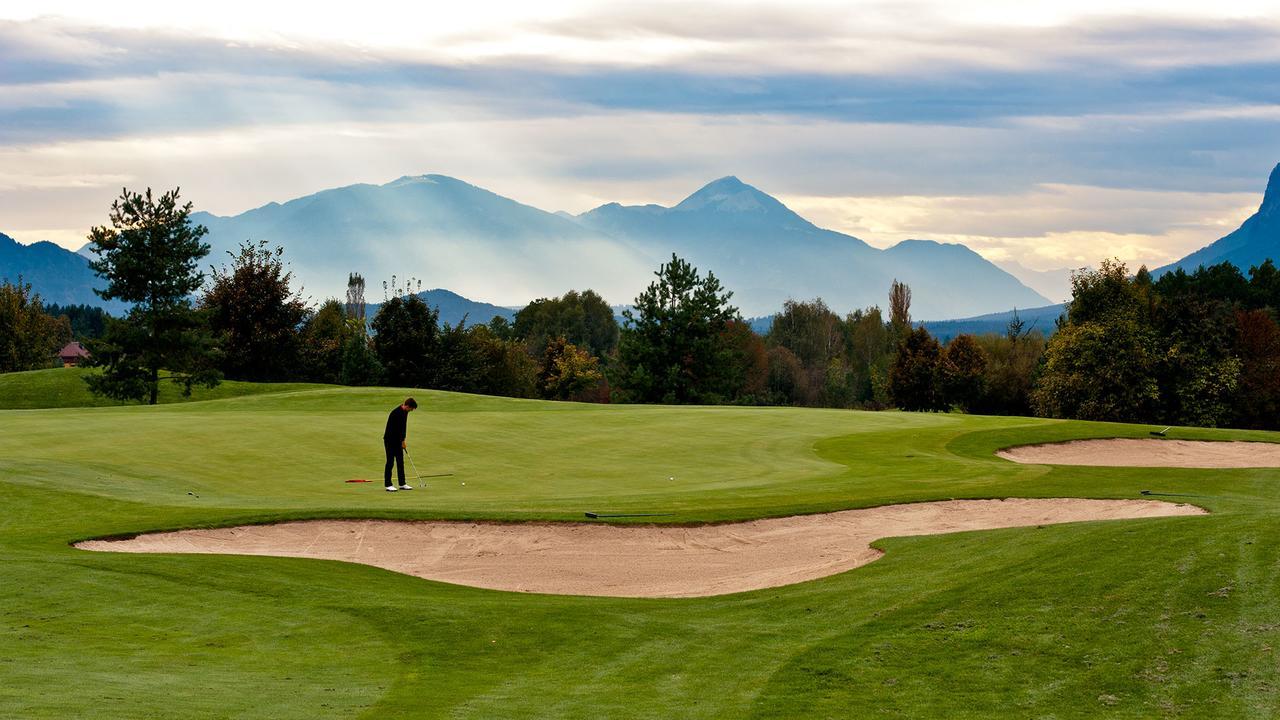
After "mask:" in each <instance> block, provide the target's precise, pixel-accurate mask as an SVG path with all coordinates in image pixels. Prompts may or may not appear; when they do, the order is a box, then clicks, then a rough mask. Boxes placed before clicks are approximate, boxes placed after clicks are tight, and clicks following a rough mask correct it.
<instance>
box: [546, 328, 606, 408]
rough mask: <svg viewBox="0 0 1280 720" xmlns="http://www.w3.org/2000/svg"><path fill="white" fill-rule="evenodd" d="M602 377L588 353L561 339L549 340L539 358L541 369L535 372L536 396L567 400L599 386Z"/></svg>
mask: <svg viewBox="0 0 1280 720" xmlns="http://www.w3.org/2000/svg"><path fill="white" fill-rule="evenodd" d="M603 378H604V375H603V374H602V373H601V372H600V363H599V360H597V359H596V357H595V356H593V355H592V354H591V353H589V352H587V351H586V350H585V349H583V348H579V347H578V346H576V345H574V344H573V343H570V342H566V341H565V339H564V338H562V337H556V338H552V339H551V340H549V341H548V342H547V347H546V349H545V350H544V351H543V354H542V367H541V368H540V369H539V371H538V392H539V393H541V394H542V397H544V398H547V399H549V400H570V399H574V398H575V397H576V396H577V395H579V394H580V393H582V392H584V391H586V390H589V389H591V388H593V387H595V386H596V385H598V384H599V383H600V381H601V380H602V379H603Z"/></svg>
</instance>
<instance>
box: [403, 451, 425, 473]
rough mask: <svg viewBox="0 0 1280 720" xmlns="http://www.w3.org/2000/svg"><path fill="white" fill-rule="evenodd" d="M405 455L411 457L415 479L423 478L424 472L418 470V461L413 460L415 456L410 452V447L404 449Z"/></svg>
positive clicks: (410, 461) (410, 463) (410, 462)
mask: <svg viewBox="0 0 1280 720" xmlns="http://www.w3.org/2000/svg"><path fill="white" fill-rule="evenodd" d="M404 456H405V457H406V458H408V459H409V465H410V466H411V467H413V479H414V480H421V479H422V474H421V473H419V472H418V463H416V462H414V461H413V456H412V455H410V454H409V448H405V449H404Z"/></svg>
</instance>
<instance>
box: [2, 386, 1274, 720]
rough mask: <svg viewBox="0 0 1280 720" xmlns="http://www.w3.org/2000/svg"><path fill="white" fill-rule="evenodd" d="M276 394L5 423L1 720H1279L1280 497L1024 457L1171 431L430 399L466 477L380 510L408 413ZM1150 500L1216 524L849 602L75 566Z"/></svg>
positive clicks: (1219, 434) (1009, 536) (963, 561)
mask: <svg viewBox="0 0 1280 720" xmlns="http://www.w3.org/2000/svg"><path fill="white" fill-rule="evenodd" d="M24 375H27V376H28V377H32V374H24ZM42 377H43V376H39V374H35V378H36V379H39V378H42ZM35 381H36V380H29V382H35ZM10 387H12V386H10ZM257 389H259V390H262V391H263V392H261V393H260V394H255V395H245V396H241V397H235V398H227V399H220V400H210V401H198V402H188V403H183V404H174V405H162V406H157V407H105V408H59V409H46V410H9V411H0V428H2V429H3V432H0V508H3V511H2V512H0V553H2V554H3V557H4V562H3V563H0V670H2V671H3V673H4V677H5V682H4V683H0V716H4V717H23V718H28V717H58V718H64V717H79V718H118V717H155V716H160V717H175V716H177V717H186V718H214V717H232V716H234V717H273V718H293V717H297V718H316V717H476V718H487V717H556V718H574V717H582V718H587V717H591V718H597V717H653V718H668V717H688V718H711V717H725V718H742V717H757V718H764V717H828V716H841V717H849V716H853V717H876V716H881V715H889V716H900V717H940V718H942V717H946V718H966V717H993V716H1009V715H1015V716H1022V717H1059V718H1066V717H1094V716H1098V715H1104V714H1105V715H1108V716H1113V717H1135V718H1136V717H1160V716H1170V717H1174V716H1183V717H1223V718H1240V717H1259V718H1261V717H1271V716H1274V715H1275V714H1277V713H1278V712H1280V698H1278V697H1277V693H1278V692H1280V691H1278V690H1277V688H1280V677H1278V675H1280V668H1278V667H1277V662H1276V660H1275V653H1274V651H1273V648H1274V647H1276V646H1277V643H1280V626H1278V625H1277V624H1276V622H1275V616H1276V614H1277V611H1278V610H1280V585H1278V584H1277V583H1276V582H1275V577H1276V576H1275V553H1274V548H1276V547H1280V523H1277V522H1276V520H1275V517H1276V516H1277V515H1276V511H1277V510H1278V509H1280V471H1277V470H1274V469H1229V470H1189V469H1179V468H1161V469H1146V468H1091V467H1065V466H1063V467H1048V466H1042V465H1019V464H1016V463H1012V462H1008V461H1005V460H1002V459H1000V458H998V457H996V456H995V451H996V450H997V449H998V448H1002V447H1010V446H1013V445H1026V444H1034V443H1045V442H1054V441H1062V440H1068V439H1078V438H1090V437H1116V436H1120V437H1135V438H1137V437H1144V436H1146V435H1147V433H1148V431H1149V430H1151V429H1152V428H1150V427H1146V426H1125V425H1107V424H1096V423H1077V422H1062V421H1049V420H1037V419H1027V418H988V417H971V416H960V415H936V414H933V415H931V414H907V413H858V412H844V411H828V410H803V409H752V408H669V407H609V406H586V405H573V404H552V403H542V402H534V401H517V400H506V399H498V398H481V397H471V396H463V395H451V394H444V393H433V392H424V391H415V392H414V393H413V394H414V395H415V397H417V398H418V399H419V400H420V401H423V407H422V409H421V410H419V411H418V412H416V413H414V414H413V415H412V416H411V417H410V420H409V432H410V436H409V443H410V449H411V451H413V453H414V457H415V460H416V461H417V464H418V467H419V469H420V470H421V472H422V473H423V474H436V473H441V472H453V473H454V475H453V476H450V477H441V478H433V479H431V480H430V481H429V482H428V484H427V487H426V491H425V492H418V491H415V492H413V493H396V494H389V493H383V492H382V491H381V489H380V487H379V483H377V482H375V483H371V484H348V483H345V482H344V481H345V480H347V479H350V478H356V477H365V478H373V479H375V480H376V479H378V477H377V476H378V475H379V474H380V471H381V464H382V458H381V448H380V435H381V430H382V423H383V421H384V418H385V416H386V412H387V411H388V410H389V409H390V408H391V406H393V405H394V404H395V403H396V402H398V401H399V400H401V399H402V398H403V396H404V395H405V394H406V391H404V390H396V389H340V388H321V389H296V388H294V389H288V391H285V392H271V390H273V388H257ZM4 404H5V402H4V398H3V397H0V405H4ZM36 404H39V403H36ZM1170 435H1171V436H1176V437H1179V438H1181V439H1205V440H1218V439H1231V440H1256V441H1264V442H1275V441H1277V440H1280V436H1277V435H1275V434H1271V433H1260V432H1236V431H1213V430H1196V431H1191V430H1185V431H1180V430H1178V429H1175V430H1173V431H1171V433H1170ZM464 482H465V483H466V484H465V485H463V483H464ZM1141 490H1154V491H1157V492H1164V493H1183V494H1196V495H1200V496H1205V497H1203V498H1202V499H1197V500H1195V502H1196V503H1197V504H1198V505H1203V506H1204V507H1206V508H1207V509H1209V510H1210V511H1212V514H1211V515H1207V516H1199V517H1174V518H1156V519H1143V520H1132V521H1129V520H1120V521H1111V522H1100V523H1076V524H1070V525H1062V526H1051V527H1043V528H1036V527H1029V528H1018V529H1008V530H994V531H984V532H973V533H963V534H957V535H940V536H931V537H914V538H895V539H889V540H883V541H879V542H877V543H876V547H877V548H879V549H882V550H886V551H887V553H888V554H887V555H886V556H885V557H884V558H883V559H881V560H879V561H877V562H875V563H872V564H870V565H867V566H866V567H862V568H859V569H856V570H853V571H850V572H846V573H842V574H838V575H834V576H831V577H828V578H824V579H820V580H814V581H811V582H805V583H801V584H797V585H790V586H787V587H782V588H772V589H767V590H759V591H754V592H750V593H742V594H736V595H727V596H719V597H712V598H697V599H680V600H665V599H664V600H654V599H621V598H587V597H568V596H553V595H525V594H515V593H506V592H499V591H490V590H480V589H474V588H467V587H459V586H454V585H446V584H442V583H435V582H430V581H426V580H421V579H418V578H412V577H407V576H403V575H399V574H396V573H392V572H387V571H385V570H380V569H376V568H371V567H365V566H360V565H354V564H346V563H337V562H329V561H322V560H307V559H289V558H268V557H232V556H213V555H181V556H180V555H124V554H116V553H89V552H84V551H80V550H76V549H74V548H72V547H70V545H69V543H71V542H73V541H78V540H82V539H86V538H90V537H97V536H106V535H116V534H128V533H137V532H143V531H149V530H166V529H180V528H188V527H201V526H230V525H237V524H246V523H261V522H269V521H278V520H298V519H308V518H321V517H332V518H342V517H347V518H366V517H375V518H403V519H414V518H416V519H496V520H535V519H536V520H543V521H545V520H580V519H582V514H583V512H585V511H588V510H590V511H596V512H610V513H647V512H662V513H671V516H669V517H661V518H638V519H634V520H628V519H622V520H619V521H618V522H655V521H657V522H675V523H693V522H702V521H725V520H747V519H752V518H760V517H780V516H788V515H796V514H803V513H814V512H826V511H836V510H844V509H851V508H858V507H870V506H876V505H883V504H890V503H899V502H914V501H922V500H946V499H950V498H998V497H1091V498H1137V497H1140V495H1139V492H1140V491H1141ZM188 493H191V494H188ZM72 680H74V681H72Z"/></svg>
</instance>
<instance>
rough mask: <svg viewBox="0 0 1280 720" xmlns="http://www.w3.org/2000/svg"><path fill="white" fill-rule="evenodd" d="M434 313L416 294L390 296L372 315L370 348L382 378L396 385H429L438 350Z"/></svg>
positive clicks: (436, 315) (438, 341)
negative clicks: (374, 355)
mask: <svg viewBox="0 0 1280 720" xmlns="http://www.w3.org/2000/svg"><path fill="white" fill-rule="evenodd" d="M437 318H438V313H437V312H436V311H435V309H433V308H431V307H429V306H428V305H427V304H426V303H425V302H423V300H422V298H421V297H419V296H417V295H407V296H404V297H393V298H391V299H390V300H388V301H387V302H385V303H383V304H382V307H381V308H380V309H379V310H378V314H377V315H375V316H374V318H373V323H372V326H373V333H374V335H373V350H374V353H375V354H376V355H377V356H378V361H379V363H381V365H382V368H383V370H384V372H385V374H386V381H387V382H388V383H389V384H391V385H395V386H399V387H430V384H429V383H430V382H431V381H432V380H434V378H435V375H436V370H437V363H436V355H437V353H438V352H439V349H440V327H439V324H438V322H437Z"/></svg>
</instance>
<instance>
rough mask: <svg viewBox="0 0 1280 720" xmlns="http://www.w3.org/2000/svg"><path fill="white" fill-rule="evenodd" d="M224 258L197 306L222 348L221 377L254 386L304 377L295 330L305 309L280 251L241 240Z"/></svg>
mask: <svg viewBox="0 0 1280 720" xmlns="http://www.w3.org/2000/svg"><path fill="white" fill-rule="evenodd" d="M227 255H228V256H230V257H231V265H230V266H229V267H223V268H214V269H213V283H212V285H211V286H210V287H209V289H208V290H207V291H206V292H205V295H204V298H203V299H202V300H201V303H200V304H201V307H202V308H204V309H205V310H207V311H208V314H209V324H210V327H211V328H212V329H213V331H214V333H215V334H216V336H217V337H218V340H219V344H220V345H221V346H222V350H223V359H222V370H223V373H224V374H225V375H226V376H227V377H229V378H233V379H236V380H252V381H256V382H282V381H284V380H288V379H292V378H299V377H302V375H303V373H301V372H300V370H299V367H300V365H301V363H302V356H301V353H300V343H299V335H298V331H299V329H300V327H301V325H302V322H303V320H305V319H306V317H307V305H306V303H305V302H304V301H303V299H302V296H301V295H300V294H299V293H298V292H296V291H295V290H294V289H293V288H292V287H291V284H292V281H293V273H291V272H289V271H288V270H286V269H285V265H284V248H280V247H277V248H275V249H274V250H273V249H271V248H270V247H268V245H267V243H266V241H265V240H264V241H259V242H256V243H254V242H245V243H242V244H241V245H240V249H239V252H237V253H232V252H228V253H227ZM313 379H316V380H319V381H320V382H333V380H334V378H332V377H330V378H326V379H319V378H313Z"/></svg>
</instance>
